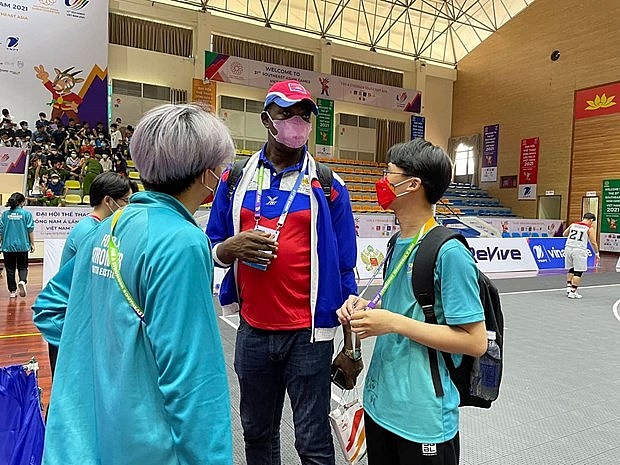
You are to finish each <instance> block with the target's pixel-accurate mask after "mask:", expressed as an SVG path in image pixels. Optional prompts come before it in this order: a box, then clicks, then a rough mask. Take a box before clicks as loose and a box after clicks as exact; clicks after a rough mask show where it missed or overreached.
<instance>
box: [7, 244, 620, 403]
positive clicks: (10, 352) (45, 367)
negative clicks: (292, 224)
mask: <svg viewBox="0 0 620 465" xmlns="http://www.w3.org/2000/svg"><path fill="white" fill-rule="evenodd" d="M617 260H618V257H617V256H616V255H613V254H603V258H602V260H601V265H602V266H601V267H600V268H599V269H597V270H590V272H592V271H595V272H604V271H614V269H615V265H616V261H617ZM552 273H553V274H555V273H557V274H563V273H565V272H564V271H563V270H553V272H552ZM502 274H504V275H505V276H503V277H514V276H511V274H510V273H502ZM536 274H537V273H533V275H534V276H536ZM541 274H543V273H538V275H539V276H540V275H541ZM546 274H549V272H546ZM42 275H43V265H42V264H41V263H31V264H30V268H29V275H28V295H27V296H26V297H18V298H17V299H9V292H8V290H7V288H6V277H5V274H4V273H2V278H1V279H0V366H7V365H19V364H24V363H27V362H28V361H29V360H30V359H31V358H32V357H35V358H36V359H37V361H38V362H39V386H40V387H41V388H42V389H43V399H42V400H43V403H44V405H47V403H48V401H49V397H50V390H51V384H52V380H51V375H50V366H49V359H48V355H47V343H46V342H45V341H44V340H43V338H42V337H41V335H40V333H39V332H38V330H37V328H36V327H35V326H34V324H33V323H32V304H33V302H34V300H35V299H36V297H37V294H38V292H39V290H40V289H41V282H42ZM518 277H524V275H523V274H522V273H521V274H519V276H518ZM494 278H497V276H494ZM586 280H587V276H586ZM586 284H587V282H586Z"/></svg>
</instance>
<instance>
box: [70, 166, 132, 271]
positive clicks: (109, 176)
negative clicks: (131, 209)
mask: <svg viewBox="0 0 620 465" xmlns="http://www.w3.org/2000/svg"><path fill="white" fill-rule="evenodd" d="M130 195H131V184H130V183H129V179H127V178H126V177H124V176H120V175H118V174H117V173H101V174H100V175H98V176H97V177H96V178H95V180H94V181H93V183H92V184H91V186H90V206H91V207H93V211H92V212H90V213H89V214H88V215H87V216H86V217H84V218H83V219H82V220H80V222H79V223H78V224H76V225H75V226H74V227H73V229H72V230H71V232H70V233H69V236H67V240H66V241H65V246H64V247H63V249H62V257H61V258H60V266H62V265H64V264H65V263H67V262H68V261H69V260H70V259H71V258H72V257H73V256H74V255H75V254H76V253H77V250H78V247H79V246H80V244H81V243H82V241H83V239H84V237H85V236H86V235H87V234H88V232H89V231H90V230H91V229H93V228H94V227H95V226H97V225H98V224H99V223H100V222H101V220H104V219H106V218H107V217H108V216H110V215H111V214H112V213H114V212H115V211H116V210H118V209H119V208H121V207H124V206H125V205H127V203H128V202H129V196H130Z"/></svg>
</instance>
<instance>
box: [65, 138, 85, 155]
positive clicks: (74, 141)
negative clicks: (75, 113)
mask: <svg viewBox="0 0 620 465" xmlns="http://www.w3.org/2000/svg"><path fill="white" fill-rule="evenodd" d="M81 147H82V144H81V142H80V139H79V138H78V137H77V136H73V137H70V138H69V139H68V140H67V141H65V153H68V154H70V153H71V152H79V151H80V148H81Z"/></svg>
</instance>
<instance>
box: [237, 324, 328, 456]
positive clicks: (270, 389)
mask: <svg viewBox="0 0 620 465" xmlns="http://www.w3.org/2000/svg"><path fill="white" fill-rule="evenodd" d="M310 335H311V333H310V330H309V329H305V330H299V331H263V330H260V329H255V328H252V327H251V326H250V325H248V324H247V323H246V322H245V321H244V320H243V319H241V323H240V326H239V330H238V331H237V344H236V347H235V371H236V372H237V377H238V378H239V386H240V390H241V407H240V410H241V424H242V425H243V436H244V439H245V456H246V461H247V465H280V463H281V461H280V421H281V419H282V407H283V405H284V393H285V392H288V395H289V397H290V399H291V407H292V409H293V423H294V425H295V448H296V449H297V453H298V454H299V457H300V459H301V463H302V465H334V463H335V458H334V445H333V441H332V434H331V428H330V424H329V419H328V415H329V410H330V396H331V385H330V366H331V361H332V356H333V353H334V345H333V342H332V341H327V342H315V343H311V342H310Z"/></svg>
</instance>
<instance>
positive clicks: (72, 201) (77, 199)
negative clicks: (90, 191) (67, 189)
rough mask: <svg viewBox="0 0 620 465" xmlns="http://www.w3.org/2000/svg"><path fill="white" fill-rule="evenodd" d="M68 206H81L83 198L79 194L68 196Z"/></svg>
mask: <svg viewBox="0 0 620 465" xmlns="http://www.w3.org/2000/svg"><path fill="white" fill-rule="evenodd" d="M64 201H65V203H66V204H67V205H79V204H81V203H82V196H81V195H78V194H67V195H65V197H64Z"/></svg>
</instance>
